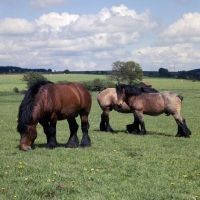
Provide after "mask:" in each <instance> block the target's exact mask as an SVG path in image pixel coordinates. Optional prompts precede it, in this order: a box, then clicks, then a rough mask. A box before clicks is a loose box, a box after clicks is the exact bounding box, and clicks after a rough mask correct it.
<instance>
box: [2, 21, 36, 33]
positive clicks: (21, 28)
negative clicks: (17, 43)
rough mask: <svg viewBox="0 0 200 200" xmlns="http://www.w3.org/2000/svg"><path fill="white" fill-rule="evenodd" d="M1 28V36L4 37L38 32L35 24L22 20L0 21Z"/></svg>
mask: <svg viewBox="0 0 200 200" xmlns="http://www.w3.org/2000/svg"><path fill="white" fill-rule="evenodd" d="M0 27H1V28H0V34H3V35H26V34H31V33H33V32H34V31H35V30H36V25H35V23H31V22H28V21H27V20H26V19H20V18H5V19H3V20H0Z"/></svg>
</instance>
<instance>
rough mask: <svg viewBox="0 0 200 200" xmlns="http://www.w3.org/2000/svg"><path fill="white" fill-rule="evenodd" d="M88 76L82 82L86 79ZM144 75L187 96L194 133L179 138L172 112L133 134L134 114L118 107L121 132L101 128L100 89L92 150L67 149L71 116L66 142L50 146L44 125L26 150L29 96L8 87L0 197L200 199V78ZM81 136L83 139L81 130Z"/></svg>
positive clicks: (61, 138) (1, 125) (1, 107)
mask: <svg viewBox="0 0 200 200" xmlns="http://www.w3.org/2000/svg"><path fill="white" fill-rule="evenodd" d="M53 76H54V75H52V77H53ZM81 76H82V75H79V77H77V80H78V78H79V79H80V80H83V79H84V78H86V77H81ZM0 78H1V77H0ZM11 79H12V80H13V84H20V81H17V80H18V79H15V81H16V83H15V82H14V78H13V76H8V77H7V79H6V80H7V81H8V83H7V81H4V83H5V85H6V84H8V85H9V84H10V83H11V81H12V80H11ZM59 79H63V80H65V77H62V78H59V76H57V77H55V76H54V80H52V81H57V80H59ZM67 80H69V79H67ZM0 81H2V79H0ZM144 81H148V82H150V83H151V84H152V85H153V87H155V88H156V89H159V90H168V89H170V90H172V91H173V92H177V93H180V94H183V95H184V100H183V107H182V112H181V113H182V116H183V117H184V118H186V122H187V125H188V127H189V128H190V129H191V131H192V136H191V138H189V139H185V138H175V137H174V136H175V134H176V132H177V125H176V123H175V121H174V119H173V118H172V117H171V116H168V117H166V116H165V115H161V116H158V117H150V116H145V123H146V128H147V131H148V132H147V135H145V136H136V135H132V134H126V133H125V132H124V130H125V126H126V124H130V123H132V121H133V116H132V114H120V113H117V112H115V111H112V112H111V113H110V123H111V126H112V128H113V129H114V130H115V132H114V133H105V132H100V131H99V122H100V114H101V109H100V108H99V106H98V104H97V101H96V96H97V93H96V92H94V93H92V98H93V105H92V110H91V113H90V116H89V121H90V130H89V134H90V137H91V141H92V146H91V147H90V148H85V149H82V148H77V149H66V148H64V145H65V143H66V142H67V140H68V137H69V128H68V125H67V122H66V121H59V122H58V123H57V140H58V143H59V146H58V148H56V149H54V150H49V149H46V148H45V144H46V139H45V136H44V134H43V132H42V127H41V126H40V125H38V126H37V130H38V137H37V139H36V141H35V149H33V150H31V151H28V152H23V151H19V150H18V148H17V146H18V144H19V138H20V137H19V134H18V133H17V132H16V125H17V123H16V116H17V112H18V107H19V104H20V102H21V100H22V98H23V95H20V94H15V93H13V92H9V91H8V92H0V133H1V140H0V152H1V154H0V156H1V157H0V158H1V162H0V199H2V200H4V199H5V200H8V199H9V200H10V199H26V200H29V199H30V200H38V199H58V200H62V199H63V200H66V199H70V200H71V199H77V200H84V199H87V200H88V199H89V200H102V199H109V200H110V199H111V200H112V199H115V200H116V199H119V200H122V199H124V200H125V199H127V200H129V199H137V200H140V199H141V200H144V199H145V200H151V199H152V200H161V199H166V200H169V199H170V200H171V199H174V200H179V199H180V200H182V199H183V200H186V199H187V200H193V199H199V198H200V181H199V180H200V151H199V143H200V134H199V130H200V125H199V122H198V121H199V120H198V119H199V118H200V113H199V111H198V110H199V99H200V92H199V91H200V82H191V81H181V80H171V79H153V78H152V79H145V80H144ZM0 91H1V90H0ZM77 121H78V123H79V122H80V121H79V118H77ZM78 136H79V139H81V136H82V135H81V130H80V128H79V133H78Z"/></svg>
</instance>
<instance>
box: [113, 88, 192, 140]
mask: <svg viewBox="0 0 200 200" xmlns="http://www.w3.org/2000/svg"><path fill="white" fill-rule="evenodd" d="M116 92H117V97H118V106H119V107H121V106H122V105H123V103H124V102H126V103H127V104H128V105H129V107H130V109H131V111H132V112H133V114H134V116H135V118H137V119H138V121H139V124H140V125H141V131H140V134H145V133H146V129H145V123H144V119H143V115H144V114H147V115H151V116H157V115H160V114H162V113H165V114H166V115H167V116H168V115H172V116H173V117H174V119H175V121H176V123H177V125H178V132H177V134H176V137H190V135H191V131H190V130H189V129H188V127H187V125H186V122H185V119H184V118H183V117H182V116H181V115H180V111H181V105H182V100H183V97H182V96H181V95H177V94H174V93H172V92H169V91H165V92H159V93H142V92H141V90H139V89H138V88H137V87H134V86H130V85H117V86H116Z"/></svg>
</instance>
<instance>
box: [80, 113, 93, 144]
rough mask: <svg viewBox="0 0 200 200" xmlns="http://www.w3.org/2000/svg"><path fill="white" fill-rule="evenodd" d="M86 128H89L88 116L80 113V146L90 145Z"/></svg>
mask: <svg viewBox="0 0 200 200" xmlns="http://www.w3.org/2000/svg"><path fill="white" fill-rule="evenodd" d="M88 129H89V122H88V116H87V115H82V116H81V130H82V133H83V136H82V140H81V143H80V146H81V147H90V146H91V141H90V137H89V135H88Z"/></svg>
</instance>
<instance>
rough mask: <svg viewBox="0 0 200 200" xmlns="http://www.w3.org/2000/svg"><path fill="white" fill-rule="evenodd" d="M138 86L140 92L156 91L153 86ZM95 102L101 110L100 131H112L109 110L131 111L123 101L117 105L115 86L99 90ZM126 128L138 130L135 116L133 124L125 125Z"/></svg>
mask: <svg viewBox="0 0 200 200" xmlns="http://www.w3.org/2000/svg"><path fill="white" fill-rule="evenodd" d="M138 88H139V89H140V90H141V92H145V93H149V92H158V91H157V90H155V89H154V88H149V87H138ZM97 102H98V104H99V106H100V107H101V109H102V111H103V112H102V114H101V122H100V130H101V131H106V132H113V129H112V127H111V125H110V123H109V113H110V111H112V110H115V111H117V112H120V113H132V111H131V109H130V107H129V106H128V105H127V104H126V103H123V104H122V105H121V107H119V106H118V104H117V103H118V99H117V93H116V88H107V89H105V90H103V91H101V92H100V93H99V94H98V95H97ZM127 130H128V131H129V132H130V131H131V130H132V131H133V130H135V131H139V122H138V119H137V118H135V119H134V123H133V124H129V125H127Z"/></svg>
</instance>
